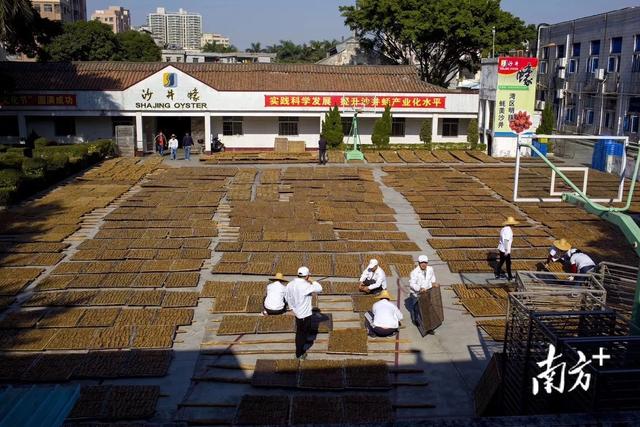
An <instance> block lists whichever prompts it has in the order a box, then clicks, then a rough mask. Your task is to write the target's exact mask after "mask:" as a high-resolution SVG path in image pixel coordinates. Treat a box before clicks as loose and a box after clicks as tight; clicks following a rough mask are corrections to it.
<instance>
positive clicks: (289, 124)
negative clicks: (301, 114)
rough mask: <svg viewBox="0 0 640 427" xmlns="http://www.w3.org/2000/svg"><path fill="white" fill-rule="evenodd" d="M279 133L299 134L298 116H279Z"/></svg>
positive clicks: (282, 134)
mask: <svg viewBox="0 0 640 427" xmlns="http://www.w3.org/2000/svg"><path fill="white" fill-rule="evenodd" d="M278 135H281V136H288V135H298V118H297V117H279V118H278Z"/></svg>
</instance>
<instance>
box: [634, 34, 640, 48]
mask: <svg viewBox="0 0 640 427" xmlns="http://www.w3.org/2000/svg"><path fill="white" fill-rule="evenodd" d="M633 51H634V52H640V34H636V36H635V37H634V39H633Z"/></svg>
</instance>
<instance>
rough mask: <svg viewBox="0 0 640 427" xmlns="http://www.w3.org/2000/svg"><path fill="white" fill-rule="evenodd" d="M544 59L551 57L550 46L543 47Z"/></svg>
mask: <svg viewBox="0 0 640 427" xmlns="http://www.w3.org/2000/svg"><path fill="white" fill-rule="evenodd" d="M542 59H549V48H548V47H543V48H542Z"/></svg>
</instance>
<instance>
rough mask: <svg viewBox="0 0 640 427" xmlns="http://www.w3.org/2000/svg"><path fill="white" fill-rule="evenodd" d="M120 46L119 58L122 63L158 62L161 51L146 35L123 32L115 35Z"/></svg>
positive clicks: (136, 32)
mask: <svg viewBox="0 0 640 427" xmlns="http://www.w3.org/2000/svg"><path fill="white" fill-rule="evenodd" d="M116 38H117V39H118V42H119V43H120V46H121V51H120V54H119V57H120V59H121V60H123V61H133V62H154V61H160V58H161V54H162V51H161V49H160V47H158V45H157V44H156V43H155V42H154V41H153V38H151V36H150V35H149V34H147V33H141V32H139V31H133V30H131V31H125V32H122V33H119V34H117V35H116Z"/></svg>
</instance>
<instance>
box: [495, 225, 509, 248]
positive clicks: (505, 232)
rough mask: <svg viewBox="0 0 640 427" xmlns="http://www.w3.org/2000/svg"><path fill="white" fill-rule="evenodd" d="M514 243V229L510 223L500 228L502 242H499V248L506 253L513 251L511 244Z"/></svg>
mask: <svg viewBox="0 0 640 427" xmlns="http://www.w3.org/2000/svg"><path fill="white" fill-rule="evenodd" d="M512 244H513V230H511V227H509V226H508V225H506V226H504V227H502V230H500V242H499V243H498V250H499V251H500V252H504V253H505V254H510V253H511V245H512Z"/></svg>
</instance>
